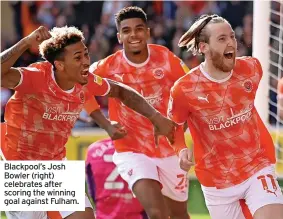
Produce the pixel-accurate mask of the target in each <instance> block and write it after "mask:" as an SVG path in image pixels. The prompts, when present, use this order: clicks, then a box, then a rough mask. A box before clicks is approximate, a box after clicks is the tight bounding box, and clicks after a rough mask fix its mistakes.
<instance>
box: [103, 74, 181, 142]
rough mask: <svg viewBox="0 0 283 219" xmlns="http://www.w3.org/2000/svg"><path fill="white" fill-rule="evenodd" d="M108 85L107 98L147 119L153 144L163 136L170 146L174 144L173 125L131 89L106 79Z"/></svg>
mask: <svg viewBox="0 0 283 219" xmlns="http://www.w3.org/2000/svg"><path fill="white" fill-rule="evenodd" d="M107 81H108V82H109V84H110V87H111V88H110V92H109V93H108V97H113V98H117V99H119V100H120V101H121V102H123V104H125V105H126V106H127V107H129V108H131V109H132V110H134V111H136V112H137V113H139V114H141V115H143V116H145V117H146V118H148V119H149V120H150V121H151V123H152V124H153V126H154V133H155V143H156V144H158V136H159V135H165V136H166V137H167V138H168V140H169V141H170V143H171V144H173V143H174V131H175V127H176V126H175V123H174V122H172V121H171V120H169V119H167V118H166V117H164V116H163V115H162V114H161V113H159V112H158V111H157V110H156V109H155V108H154V107H152V106H151V105H150V104H148V103H147V101H146V100H145V99H144V98H143V97H142V96H141V95H140V94H139V93H138V92H136V91H135V90H134V89H132V88H131V87H129V86H127V85H124V84H121V83H119V82H116V81H112V80H109V79H107Z"/></svg>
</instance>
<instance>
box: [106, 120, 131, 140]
mask: <svg viewBox="0 0 283 219" xmlns="http://www.w3.org/2000/svg"><path fill="white" fill-rule="evenodd" d="M106 131H107V133H108V135H109V136H110V138H111V139H112V140H118V139H121V138H124V137H125V136H126V135H127V131H126V130H125V128H124V127H123V126H122V125H121V124H119V123H118V122H115V121H111V125H109V126H108V127H107V128H106Z"/></svg>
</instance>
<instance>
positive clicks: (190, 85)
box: [173, 66, 201, 93]
mask: <svg viewBox="0 0 283 219" xmlns="http://www.w3.org/2000/svg"><path fill="white" fill-rule="evenodd" d="M200 74H201V71H200V66H197V67H195V68H193V69H191V70H190V71H189V72H188V73H187V74H185V75H184V76H182V77H180V78H179V79H178V80H177V81H176V82H175V83H174V86H173V89H178V90H180V89H181V90H183V91H184V89H185V91H186V93H187V92H190V91H194V90H195V88H196V86H197V82H198V80H199V78H200Z"/></svg>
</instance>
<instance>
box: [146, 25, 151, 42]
mask: <svg viewBox="0 0 283 219" xmlns="http://www.w3.org/2000/svg"><path fill="white" fill-rule="evenodd" d="M146 35H147V39H149V38H150V28H149V27H148V28H147V30H146Z"/></svg>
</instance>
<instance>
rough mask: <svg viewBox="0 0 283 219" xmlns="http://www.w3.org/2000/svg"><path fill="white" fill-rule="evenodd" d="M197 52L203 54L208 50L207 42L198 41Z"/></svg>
mask: <svg viewBox="0 0 283 219" xmlns="http://www.w3.org/2000/svg"><path fill="white" fill-rule="evenodd" d="M199 52H201V53H203V54H205V53H207V52H208V44H207V43H205V42H200V43H199Z"/></svg>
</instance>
